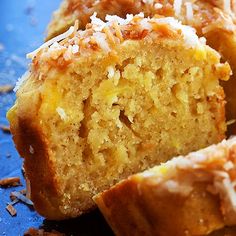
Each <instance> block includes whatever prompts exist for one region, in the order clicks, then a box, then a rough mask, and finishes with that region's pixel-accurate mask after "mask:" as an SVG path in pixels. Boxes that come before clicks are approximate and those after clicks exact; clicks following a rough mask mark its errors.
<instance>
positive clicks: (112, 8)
mask: <svg viewBox="0 0 236 236" xmlns="http://www.w3.org/2000/svg"><path fill="white" fill-rule="evenodd" d="M94 12H97V13H98V17H100V18H102V19H105V16H106V14H109V15H114V14H115V15H118V16H120V17H125V16H126V14H138V13H139V12H143V13H144V14H145V16H146V17H148V16H150V17H151V16H154V15H155V14H158V15H162V16H166V17H168V16H172V17H175V18H176V19H178V20H180V21H181V22H182V23H183V24H186V25H190V26H192V27H194V28H195V29H196V30H197V34H198V36H199V37H201V36H204V37H205V38H206V40H207V45H209V46H211V47H212V48H214V49H215V50H217V51H218V52H219V53H220V54H221V55H222V57H223V60H225V61H228V62H229V63H230V66H231V68H232V72H233V73H232V76H231V80H230V83H228V82H227V83H222V85H223V87H224V89H225V93H226V100H227V105H226V118H227V120H228V121H229V124H231V125H230V126H229V127H228V130H229V132H228V133H229V134H236V122H235V119H236V96H235V92H234V89H235V87H236V76H235V75H236V15H235V13H236V2H235V0H217V1H216V0H208V1H206V0H196V1H191V0H153V1H149V0H148V1H144V0H100V1H96V0H79V1H78V0H64V1H62V4H61V6H60V8H59V9H58V10H57V11H56V12H55V13H54V16H53V19H52V21H51V22H50V24H49V26H48V37H47V38H48V39H49V38H51V37H53V36H55V35H57V34H59V33H62V32H64V31H65V30H67V29H68V28H69V26H70V25H73V24H74V21H75V20H77V19H78V20H79V27H80V28H81V29H83V28H85V26H86V24H87V23H88V22H89V17H90V16H91V15H92V14H93V13H94Z"/></svg>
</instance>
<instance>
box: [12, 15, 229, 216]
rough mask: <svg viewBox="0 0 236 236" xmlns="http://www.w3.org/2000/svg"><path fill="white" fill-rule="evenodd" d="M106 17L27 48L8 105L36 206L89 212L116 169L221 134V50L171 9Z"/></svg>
mask: <svg viewBox="0 0 236 236" xmlns="http://www.w3.org/2000/svg"><path fill="white" fill-rule="evenodd" d="M107 20H108V22H107V23H105V22H103V21H101V20H100V19H98V18H96V17H95V16H93V17H92V22H91V24H89V25H88V26H87V29H86V30H85V31H78V32H77V31H76V28H70V29H69V31H68V32H66V33H65V34H63V35H60V36H58V37H57V38H55V39H53V40H52V41H49V42H47V43H46V44H44V45H43V46H42V47H40V48H39V49H38V50H36V51H35V52H33V53H31V54H30V55H29V56H30V57H32V58H33V61H32V64H31V67H30V71H29V72H28V73H27V74H26V75H25V77H24V79H23V82H22V81H21V83H22V85H21V86H20V88H19V90H18V92H17V101H16V104H15V106H14V107H13V108H12V109H11V110H10V111H9V113H8V119H9V121H10V126H11V132H12V134H13V138H14V141H15V144H16V147H17V149H18V151H19V153H20V154H21V156H23V157H24V158H25V170H26V175H27V177H28V179H29V181H30V186H31V193H32V200H33V202H34V204H35V208H36V209H37V210H38V211H39V213H40V214H42V215H44V216H45V217H47V218H50V219H63V218H69V217H75V216H78V215H80V214H82V213H83V212H87V211H89V210H90V209H92V208H94V207H95V204H94V202H93V201H92V197H93V196H94V195H95V194H97V193H99V192H101V191H103V190H104V189H108V188H109V187H110V186H112V185H113V184H115V183H117V182H118V181H120V180H121V179H124V178H127V177H128V176H129V175H131V174H134V173H137V172H138V171H141V170H144V169H146V168H148V167H151V166H154V165H155V164H158V163H160V162H163V161H166V160H168V159H169V158H171V157H173V156H175V155H179V154H187V153H188V152H190V151H193V150H198V149H199V148H203V147H206V146H208V145H209V144H212V143H217V142H219V141H220V140H222V139H223V138H224V134H225V130H226V124H225V111H224V105H225V101H224V91H223V89H222V87H221V86H220V85H219V80H220V79H223V80H227V79H228V77H229V74H230V68H229V65H228V64H227V63H225V64H222V63H220V56H219V54H218V53H217V52H216V51H214V50H213V49H211V48H210V47H208V46H206V45H205V44H204V42H202V40H199V39H198V37H197V36H196V34H195V33H194V30H193V29H192V28H190V27H187V26H183V25H181V24H180V23H179V22H177V21H176V20H175V19H174V18H155V17H154V18H152V19H149V18H144V17H143V16H142V14H140V15H136V16H132V15H129V16H128V18H127V19H122V18H119V17H117V16H108V17H107ZM58 40H59V41H58ZM57 41H58V42H57ZM52 42H54V43H53V44H52ZM18 87H19V86H18Z"/></svg>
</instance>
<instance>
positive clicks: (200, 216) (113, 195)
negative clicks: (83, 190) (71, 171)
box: [94, 137, 236, 236]
mask: <svg viewBox="0 0 236 236" xmlns="http://www.w3.org/2000/svg"><path fill="white" fill-rule="evenodd" d="M235 183H236V137H234V138H232V139H229V140H227V141H225V140H224V141H222V142H221V143H219V144H217V145H212V146H210V147H208V148H205V149H203V150H200V151H197V152H193V153H190V154H188V155H187V156H179V157H177V158H173V159H172V160H170V161H168V162H166V163H164V164H161V165H159V166H156V167H154V168H152V169H149V170H146V171H144V172H143V173H139V174H136V175H133V176H130V177H129V178H128V179H126V180H124V181H122V182H120V183H118V184H117V185H115V186H113V187H112V188H111V189H109V190H107V191H105V192H103V193H101V194H98V195H97V196H95V198H94V200H95V202H96V203H97V204H98V206H99V208H100V210H101V211H102V213H103V214H104V216H105V218H106V220H107V222H108V223H109V224H110V226H111V227H112V229H113V230H114V232H115V234H116V235H117V236H119V235H122V236H128V235H136V236H138V235H140V236H141V235H146V236H148V235H150V236H151V235H156V236H170V235H175V236H185V235H189V236H193V235H201V236H203V235H209V233H211V232H213V231H215V230H218V229H220V228H223V227H224V226H225V225H227V226H231V225H236V191H235ZM234 232H235V231H234ZM213 235H214V234H213ZM215 235H217V234H215ZM218 235H219V234H218ZM221 235H223V234H221ZM234 235H235V234H234Z"/></svg>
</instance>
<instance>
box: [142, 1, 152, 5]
mask: <svg viewBox="0 0 236 236" xmlns="http://www.w3.org/2000/svg"><path fill="white" fill-rule="evenodd" d="M142 1H143V3H146V4H150V5H153V3H154V0H142Z"/></svg>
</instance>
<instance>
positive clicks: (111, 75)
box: [107, 66, 115, 79]
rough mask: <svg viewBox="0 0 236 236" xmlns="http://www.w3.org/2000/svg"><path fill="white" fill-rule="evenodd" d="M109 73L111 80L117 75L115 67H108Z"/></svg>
mask: <svg viewBox="0 0 236 236" xmlns="http://www.w3.org/2000/svg"><path fill="white" fill-rule="evenodd" d="M107 72H108V75H107V76H108V78H109V79H111V78H112V77H114V75H115V70H114V67H113V66H108V67H107Z"/></svg>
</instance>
